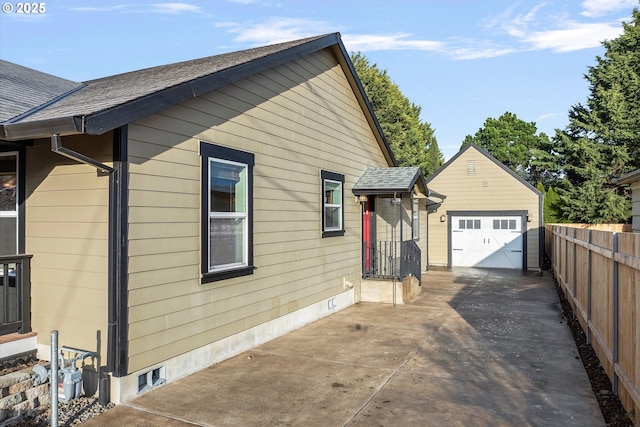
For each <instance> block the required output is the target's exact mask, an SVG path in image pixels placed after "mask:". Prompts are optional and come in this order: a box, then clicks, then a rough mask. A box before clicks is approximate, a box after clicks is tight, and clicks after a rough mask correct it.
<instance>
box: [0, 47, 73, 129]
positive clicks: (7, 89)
mask: <svg viewBox="0 0 640 427" xmlns="http://www.w3.org/2000/svg"><path fill="white" fill-rule="evenodd" d="M81 86H82V83H78V82H73V81H71V80H66V79H62V78H60V77H56V76H52V75H51V74H46V73H42V72H40V71H36V70H32V69H31V68H27V67H23V66H21V65H17V64H14V63H11V62H9V61H5V60H2V59H0V123H4V122H7V121H10V120H11V119H14V118H16V117H18V116H20V115H22V114H24V113H27V112H29V111H31V110H33V109H34V108H36V107H39V106H41V105H43V104H46V103H48V102H50V101H51V100H54V99H56V98H58V97H60V96H63V95H64V94H66V93H68V92H70V91H73V90H75V89H78V88H80V87H81Z"/></svg>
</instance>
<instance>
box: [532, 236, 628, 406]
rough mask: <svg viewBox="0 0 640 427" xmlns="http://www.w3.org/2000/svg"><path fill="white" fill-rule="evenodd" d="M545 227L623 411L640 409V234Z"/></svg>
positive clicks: (556, 264) (565, 286) (559, 271)
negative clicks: (639, 388) (623, 408)
mask: <svg viewBox="0 0 640 427" xmlns="http://www.w3.org/2000/svg"><path fill="white" fill-rule="evenodd" d="M614 227H615V228H612V230H613V231H607V230H606V228H607V227H603V226H600V227H597V228H599V229H596V227H594V228H585V227H584V226H577V225H574V226H567V225H547V226H546V227H545V251H546V253H547V255H548V256H549V259H550V260H551V264H552V267H553V273H554V275H555V277H556V279H557V281H558V284H559V285H560V287H561V288H562V290H563V291H564V294H565V295H566V297H567V300H569V302H570V303H571V306H572V307H573V310H574V313H575V315H576V317H577V319H578V321H579V322H580V324H581V325H582V329H583V330H584V331H585V333H586V336H587V342H588V343H589V344H591V346H592V347H593V349H594V351H595V353H596V354H597V356H598V359H600V363H601V364H602V366H603V368H604V370H605V371H606V373H607V375H608V376H609V378H610V379H611V383H612V386H613V387H612V388H613V392H614V393H616V394H617V395H618V396H619V397H620V400H621V402H622V404H623V405H624V407H625V409H626V410H627V411H628V412H629V413H630V414H631V415H632V416H633V418H635V416H634V415H635V414H637V413H640V412H639V411H640V391H639V390H638V385H640V234H638V233H624V232H620V231H621V230H622V228H618V227H621V226H617V225H616V226H614Z"/></svg>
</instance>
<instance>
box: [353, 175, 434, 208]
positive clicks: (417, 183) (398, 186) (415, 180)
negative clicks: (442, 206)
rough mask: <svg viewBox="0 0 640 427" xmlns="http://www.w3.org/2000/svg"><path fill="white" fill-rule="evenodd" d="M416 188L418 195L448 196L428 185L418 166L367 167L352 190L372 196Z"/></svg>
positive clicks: (408, 191) (403, 191)
mask: <svg viewBox="0 0 640 427" xmlns="http://www.w3.org/2000/svg"><path fill="white" fill-rule="evenodd" d="M414 188H415V189H416V194H417V195H418V197H420V196H422V197H423V198H424V197H436V198H439V199H441V200H444V199H445V198H446V196H445V195H443V194H440V193H438V192H436V191H433V190H431V189H429V188H428V187H427V184H426V182H425V179H424V176H423V175H422V172H421V170H420V168H419V167H417V166H409V167H390V168H370V169H367V170H366V171H365V172H364V173H363V174H362V176H361V177H360V178H359V179H358V181H357V182H356V183H355V185H354V186H353V190H352V191H353V194H354V195H356V196H370V195H381V194H394V193H400V194H402V193H410V192H411V191H412V190H413V189H414ZM433 203H435V202H433Z"/></svg>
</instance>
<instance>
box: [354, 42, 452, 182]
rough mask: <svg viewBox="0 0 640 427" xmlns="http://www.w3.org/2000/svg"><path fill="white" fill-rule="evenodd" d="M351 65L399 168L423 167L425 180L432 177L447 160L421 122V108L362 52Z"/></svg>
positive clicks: (424, 123) (424, 124) (432, 132)
mask: <svg viewBox="0 0 640 427" xmlns="http://www.w3.org/2000/svg"><path fill="white" fill-rule="evenodd" d="M351 62H352V63H353V66H354V68H355V70H356V73H357V74H358V77H359V78H360V81H361V83H362V86H363V87H364V90H365V93H366V94H367V97H368V98H369V102H370V103H371V106H372V108H373V111H374V112H375V114H376V117H377V118H378V122H379V123H380V127H381V128H382V130H383V132H384V134H385V136H386V138H387V141H389V145H390V146H391V150H392V151H393V154H394V156H395V158H396V160H397V161H398V164H399V166H419V167H420V169H421V170H422V173H423V175H424V176H429V175H431V174H432V173H433V172H434V171H435V170H436V169H438V168H439V167H440V166H442V164H443V163H444V158H443V156H442V152H441V151H440V148H439V147H438V141H437V140H436V137H435V134H434V131H433V129H432V128H431V125H430V124H429V123H426V122H422V121H421V120H420V112H421V108H420V106H418V105H416V104H414V103H412V102H410V101H409V100H408V99H407V98H406V97H405V96H404V95H403V94H402V92H401V91H400V89H399V87H398V86H397V85H396V84H395V83H393V81H392V80H391V78H390V77H389V76H388V74H387V71H386V70H380V69H378V67H377V66H376V65H375V64H373V65H372V64H370V63H369V60H368V59H367V58H366V57H365V56H364V55H362V54H361V53H360V52H358V53H352V54H351Z"/></svg>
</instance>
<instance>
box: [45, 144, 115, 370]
mask: <svg viewBox="0 0 640 427" xmlns="http://www.w3.org/2000/svg"><path fill="white" fill-rule="evenodd" d="M51 151H52V152H54V153H58V154H60V155H62V156H65V157H67V158H69V159H72V160H75V161H77V162H79V163H84V164H86V165H89V166H93V167H94V168H96V169H97V170H98V172H100V173H104V174H108V175H109V229H110V230H111V228H112V227H113V226H114V224H115V215H116V212H115V208H114V207H113V206H114V204H115V200H116V194H117V189H116V186H117V181H118V177H117V175H118V171H117V170H116V169H114V168H112V167H110V166H107V165H105V164H104V163H101V162H99V161H97V160H95V159H92V158H90V157H87V156H85V155H84V154H81V153H78V152H76V151H73V150H71V149H69V148H66V147H63V146H62V139H61V137H60V134H57V133H54V134H52V135H51ZM109 233H110V234H111V231H110V232H109ZM110 262H111V261H110ZM112 270H113V268H112V266H111V264H110V268H109V285H108V286H109V291H108V298H109V302H108V306H109V308H108V314H107V317H108V318H107V328H108V332H107V367H108V369H109V370H113V369H114V368H115V365H116V358H117V357H118V356H117V351H116V349H115V348H116V341H117V339H116V330H117V328H118V315H117V307H116V306H117V301H116V298H115V297H114V293H115V291H114V288H115V286H116V285H115V283H114V282H115V280H116V279H115V277H114V273H113V271H112ZM98 369H101V368H100V367H98Z"/></svg>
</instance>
